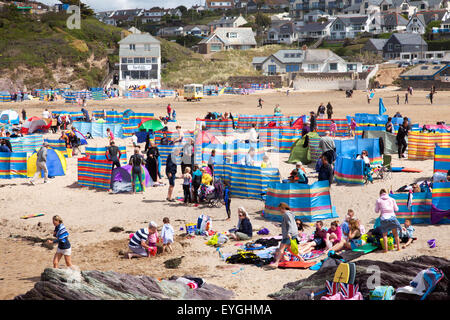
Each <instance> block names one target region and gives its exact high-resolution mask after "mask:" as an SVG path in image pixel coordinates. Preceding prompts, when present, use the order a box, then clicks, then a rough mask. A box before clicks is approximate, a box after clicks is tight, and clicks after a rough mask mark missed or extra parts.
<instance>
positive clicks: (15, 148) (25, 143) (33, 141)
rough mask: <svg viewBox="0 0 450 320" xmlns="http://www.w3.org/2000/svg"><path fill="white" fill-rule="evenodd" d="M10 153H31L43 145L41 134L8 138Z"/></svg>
mask: <svg viewBox="0 0 450 320" xmlns="http://www.w3.org/2000/svg"><path fill="white" fill-rule="evenodd" d="M9 141H10V142H11V146H12V152H33V151H34V150H35V149H36V148H39V147H41V146H42V144H43V143H44V136H43V135H41V134H33V135H27V136H24V137H18V138H10V139H9Z"/></svg>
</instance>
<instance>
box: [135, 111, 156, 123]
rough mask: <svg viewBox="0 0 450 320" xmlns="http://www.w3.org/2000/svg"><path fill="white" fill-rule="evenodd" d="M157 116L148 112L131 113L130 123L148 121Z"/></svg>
mask: <svg viewBox="0 0 450 320" xmlns="http://www.w3.org/2000/svg"><path fill="white" fill-rule="evenodd" d="M154 118H155V114H154V113H146V112H133V113H131V114H130V115H129V120H128V123H129V124H131V123H141V122H142V121H147V120H151V119H154Z"/></svg>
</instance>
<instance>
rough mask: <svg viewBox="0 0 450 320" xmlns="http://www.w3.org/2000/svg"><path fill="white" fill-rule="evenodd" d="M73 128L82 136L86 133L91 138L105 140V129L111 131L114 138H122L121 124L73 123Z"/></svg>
mask: <svg viewBox="0 0 450 320" xmlns="http://www.w3.org/2000/svg"><path fill="white" fill-rule="evenodd" d="M73 126H74V127H75V129H77V130H78V131H80V132H81V133H82V134H83V135H86V134H87V133H88V132H90V133H91V135H92V137H94V138H95V137H100V138H107V137H108V136H107V134H106V129H107V128H109V129H110V130H111V131H112V133H113V134H114V137H115V138H123V130H122V124H120V123H108V122H105V123H96V122H74V123H73Z"/></svg>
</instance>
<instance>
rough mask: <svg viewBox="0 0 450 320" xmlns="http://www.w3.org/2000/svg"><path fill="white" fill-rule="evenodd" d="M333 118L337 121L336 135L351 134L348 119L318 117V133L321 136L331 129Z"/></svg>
mask: <svg viewBox="0 0 450 320" xmlns="http://www.w3.org/2000/svg"><path fill="white" fill-rule="evenodd" d="M331 120H334V122H335V123H336V128H337V131H336V134H335V135H336V137H347V136H348V135H349V131H348V129H349V125H348V121H347V119H317V133H318V134H319V135H321V136H323V135H324V134H325V131H330V125H331Z"/></svg>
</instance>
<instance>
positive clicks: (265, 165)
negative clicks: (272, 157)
mask: <svg viewBox="0 0 450 320" xmlns="http://www.w3.org/2000/svg"><path fill="white" fill-rule="evenodd" d="M271 167H272V165H271V163H270V161H269V157H268V156H267V155H264V156H263V161H262V162H261V168H271Z"/></svg>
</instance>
